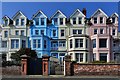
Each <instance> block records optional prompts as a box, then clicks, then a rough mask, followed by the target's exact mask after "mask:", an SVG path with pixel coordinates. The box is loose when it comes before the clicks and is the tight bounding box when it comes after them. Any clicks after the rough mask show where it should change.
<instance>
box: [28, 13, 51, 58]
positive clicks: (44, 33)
mask: <svg viewBox="0 0 120 80" xmlns="http://www.w3.org/2000/svg"><path fill="white" fill-rule="evenodd" d="M32 20H33V24H32V25H31V26H30V38H29V40H30V44H31V45H30V48H31V49H32V50H36V52H37V56H38V58H41V57H42V56H43V55H45V54H46V55H49V53H50V38H49V37H48V35H49V33H48V27H47V16H46V15H45V14H44V13H43V12H42V11H38V12H37V13H36V14H34V15H33V17H32Z"/></svg>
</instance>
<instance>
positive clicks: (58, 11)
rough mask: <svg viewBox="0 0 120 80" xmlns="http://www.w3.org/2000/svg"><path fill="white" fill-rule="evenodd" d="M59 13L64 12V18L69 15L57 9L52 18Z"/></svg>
mask: <svg viewBox="0 0 120 80" xmlns="http://www.w3.org/2000/svg"><path fill="white" fill-rule="evenodd" d="M57 13H60V14H62V15H63V16H64V18H67V17H66V16H65V14H63V13H62V12H61V11H60V10H57V11H56V12H55V14H54V15H53V16H52V17H51V19H52V18H54V16H55V15H56V14H57Z"/></svg>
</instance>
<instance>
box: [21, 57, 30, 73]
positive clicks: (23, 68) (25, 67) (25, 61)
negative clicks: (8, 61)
mask: <svg viewBox="0 0 120 80" xmlns="http://www.w3.org/2000/svg"><path fill="white" fill-rule="evenodd" d="M27 72H28V56H27V55H22V56H21V74H22V75H27V74H28V73H27Z"/></svg>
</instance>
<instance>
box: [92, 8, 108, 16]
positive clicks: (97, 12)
mask: <svg viewBox="0 0 120 80" xmlns="http://www.w3.org/2000/svg"><path fill="white" fill-rule="evenodd" d="M97 16H102V17H107V18H108V16H107V14H105V13H104V12H103V11H102V10H101V9H98V10H97V11H96V12H95V13H94V14H93V15H92V17H97Z"/></svg>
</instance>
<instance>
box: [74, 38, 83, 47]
mask: <svg viewBox="0 0 120 80" xmlns="http://www.w3.org/2000/svg"><path fill="white" fill-rule="evenodd" d="M80 47H83V39H75V48H80Z"/></svg>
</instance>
